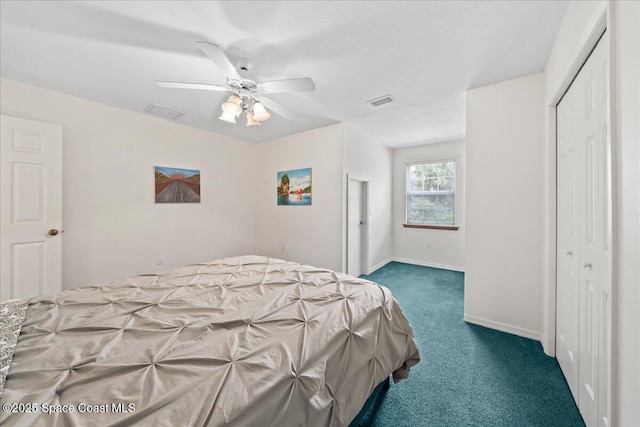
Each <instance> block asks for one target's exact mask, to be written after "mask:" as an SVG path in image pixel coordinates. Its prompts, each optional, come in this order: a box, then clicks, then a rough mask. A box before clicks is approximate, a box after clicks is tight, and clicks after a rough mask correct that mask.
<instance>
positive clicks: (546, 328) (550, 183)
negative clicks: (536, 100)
mask: <svg viewBox="0 0 640 427" xmlns="http://www.w3.org/2000/svg"><path fill="white" fill-rule="evenodd" d="M598 9H599V10H598V12H597V13H596V14H595V16H596V17H595V18H594V19H593V20H592V22H591V23H590V24H589V26H588V27H587V30H586V31H585V32H584V34H583V36H582V37H581V39H580V42H579V44H578V46H579V47H578V48H577V49H576V50H575V52H574V54H573V55H572V57H571V58H570V60H569V61H568V64H570V65H569V66H568V67H567V68H566V70H565V72H564V74H563V75H562V80H561V82H560V83H559V84H558V86H557V87H556V89H555V90H554V91H552V92H551V93H552V94H553V97H552V98H551V99H550V100H545V102H548V103H547V104H546V105H545V109H546V111H545V114H546V119H547V122H548V124H549V126H548V127H547V131H548V134H547V135H545V136H546V141H547V143H546V152H545V156H546V162H547V166H548V167H547V168H546V170H545V172H544V173H545V179H546V181H545V184H546V185H545V196H546V197H548V203H547V205H546V209H545V216H546V219H547V221H548V222H547V223H546V224H545V235H546V237H545V247H544V254H543V257H544V265H545V271H544V281H545V291H544V300H543V304H544V306H545V312H544V313H545V317H544V319H543V339H542V345H543V348H544V351H545V353H546V354H548V355H550V356H555V355H556V291H557V248H556V242H557V227H556V225H557V202H556V200H557V199H556V198H557V187H556V186H557V173H558V168H557V137H556V132H557V120H556V112H557V111H556V110H557V108H556V106H557V105H558V103H559V102H560V100H561V99H562V96H563V95H564V94H565V92H566V91H567V90H568V88H569V87H570V85H571V83H572V82H573V80H574V79H575V77H576V76H577V75H578V72H579V71H580V69H581V68H582V65H583V64H584V63H585V62H586V60H587V58H588V57H589V55H590V53H591V52H592V51H593V49H594V48H595V46H596V45H597V43H598V41H599V40H600V38H601V36H602V34H603V33H604V32H605V31H606V30H609V33H610V37H609V42H608V44H609V45H608V48H609V52H610V55H613V52H615V49H614V44H615V40H614V37H613V35H612V33H613V31H611V13H610V4H609V2H603V3H601V5H599V7H598ZM613 63H614V60H613V58H611V60H610V61H609V65H608V81H607V83H606V84H607V86H608V90H609V104H608V106H607V108H606V112H607V116H608V123H609V126H608V135H607V136H608V141H609V144H608V145H609V150H610V153H609V167H610V174H609V176H608V181H607V182H606V184H605V185H606V188H607V191H608V194H609V200H608V202H607V204H608V206H607V215H608V218H609V225H608V228H609V232H608V239H609V243H610V248H611V251H610V254H611V255H610V259H609V262H608V264H609V265H608V267H607V270H608V272H607V275H608V278H609V280H610V283H611V310H610V313H615V312H616V310H617V307H616V298H617V289H616V282H615V280H613V279H614V277H613V266H614V265H615V261H616V256H617V254H616V245H615V241H614V236H616V227H617V224H616V220H615V218H616V217H615V215H614V213H613V211H612V206H615V201H616V187H615V186H614V185H612V182H614V179H613V178H614V177H615V176H617V171H616V163H615V162H614V161H613V159H615V158H616V140H615V129H614V124H615V120H614V119H615V117H614V114H615V111H613V110H612V108H611V106H612V105H615V99H614V97H615V91H614V87H613V85H614V84H615V82H614V79H613V78H612V76H613V75H614V73H613V70H612V64H613ZM608 331H609V334H608V335H609V339H608V343H607V346H608V349H609V353H610V354H611V356H612V357H611V358H609V360H608V361H607V362H608V369H607V380H608V381H607V386H608V387H607V388H608V393H607V398H606V399H607V402H606V404H607V406H608V408H609V416H610V419H609V420H608V425H616V421H615V419H611V417H613V415H614V414H615V408H614V407H613V405H612V402H615V390H616V364H615V359H614V358H613V356H614V355H615V353H614V352H613V351H612V349H614V348H616V336H615V331H616V318H615V316H613V315H611V314H610V315H609V322H608Z"/></svg>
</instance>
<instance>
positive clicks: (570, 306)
mask: <svg viewBox="0 0 640 427" xmlns="http://www.w3.org/2000/svg"><path fill="white" fill-rule="evenodd" d="M572 89H573V88H572ZM580 95H581V92H580V91H576V90H569V91H568V92H567V93H566V94H565V96H564V98H563V99H562V101H561V102H560V104H558V109H557V115H558V121H557V140H558V148H557V149H558V154H557V162H558V177H557V180H558V181H557V186H558V190H557V193H558V201H557V218H558V224H557V233H558V236H557V249H556V250H557V270H556V274H557V278H556V280H557V281H556V283H557V290H556V299H557V316H556V357H557V359H558V363H559V364H560V367H561V368H562V371H563V372H564V375H565V378H566V379H567V383H568V384H569V388H570V389H571V393H572V394H573V396H574V399H575V401H576V402H577V401H578V381H579V379H578V375H579V369H578V353H579V351H580V349H579V348H578V343H579V340H578V338H579V313H578V302H579V297H578V296H579V291H580V282H579V276H580V275H579V273H580V266H579V263H580V239H579V223H578V222H579V214H580V209H578V207H579V206H581V205H582V201H581V200H579V197H580V196H581V193H580V192H578V191H577V185H578V183H577V180H576V173H577V167H578V166H577V165H579V164H582V161H581V159H578V156H579V155H580V154H582V153H581V152H580V151H579V150H577V149H576V145H577V143H576V141H577V138H576V134H577V133H578V132H579V129H576V126H575V115H576V106H577V105H579V104H580V103H581V99H580Z"/></svg>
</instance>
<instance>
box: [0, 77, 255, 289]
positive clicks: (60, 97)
mask: <svg viewBox="0 0 640 427" xmlns="http://www.w3.org/2000/svg"><path fill="white" fill-rule="evenodd" d="M0 85H1V86H0V91H1V92H2V97H1V105H0V111H1V113H2V114H5V115H10V116H16V117H22V118H26V119H31V120H38V121H43V122H49V123H55V124H60V125H62V126H63V132H64V134H63V139H64V145H63V157H64V165H63V229H64V235H63V259H64V262H63V273H62V274H63V289H70V288H73V287H77V286H84V285H90V284H96V283H101V282H104V281H107V280H111V279H116V278H123V277H129V276H132V275H136V274H141V273H150V272H156V271H159V270H162V269H165V268H168V267H172V266H179V265H184V264H187V263H194V262H201V261H208V260H212V259H214V258H218V257H222V256H228V255H237V254H242V253H248V252H252V251H253V249H254V248H253V242H254V238H253V236H254V230H255V201H254V198H253V197H246V195H245V194H244V193H243V192H241V191H239V190H238V189H242V188H254V187H255V175H254V173H253V168H252V166H253V165H254V156H255V145H254V144H251V143H247V142H243V141H240V140H236V139H233V138H229V137H226V136H222V135H217V134H213V133H210V132H206V131H202V130H197V129H195V128H191V127H187V126H183V125H180V124H177V123H172V122H168V121H166V120H160V119H156V118H154V117H150V116H147V115H144V114H138V113H133V112H129V111H125V110H121V109H117V108H113V107H109V106H106V105H103V104H99V103H96V102H93V101H88V100H84V99H80V98H75V97H72V96H68V95H64V94H61V93H57V92H53V91H49V90H44V89H39V88H36V87H33V86H28V85H24V84H20V83H16V82H13V81H8V80H4V79H3V80H1V82H0ZM155 165H159V166H174V167H180V168H188V169H199V170H200V171H201V174H202V182H201V191H202V202H201V203H199V204H157V205H156V204H155V203H154V169H153V167H154V166H155ZM157 255H162V256H163V257H164V265H161V266H158V265H156V256H157Z"/></svg>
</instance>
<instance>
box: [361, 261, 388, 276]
mask: <svg viewBox="0 0 640 427" xmlns="http://www.w3.org/2000/svg"><path fill="white" fill-rule="evenodd" d="M391 261H393V258H387V259H385V260H384V261H382V262H379V263H377V264H376V265H374V266H371V267H369V269H368V271H367V273H366V274H371V273H373V272H374V271H376V270H379V269H381V268H382V267H384V266H385V265H387V264H389V263H390V262H391Z"/></svg>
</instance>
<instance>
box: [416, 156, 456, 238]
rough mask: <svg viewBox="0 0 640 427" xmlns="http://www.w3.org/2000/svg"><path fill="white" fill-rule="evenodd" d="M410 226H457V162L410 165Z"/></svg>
mask: <svg viewBox="0 0 640 427" xmlns="http://www.w3.org/2000/svg"><path fill="white" fill-rule="evenodd" d="M406 188H407V225H444V226H447V225H454V224H455V221H456V209H455V206H456V162H455V160H447V161H443V162H430V163H416V164H411V165H407V187H406Z"/></svg>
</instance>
